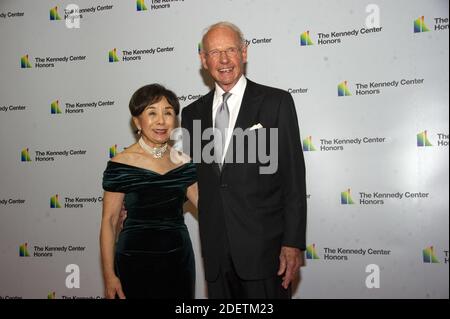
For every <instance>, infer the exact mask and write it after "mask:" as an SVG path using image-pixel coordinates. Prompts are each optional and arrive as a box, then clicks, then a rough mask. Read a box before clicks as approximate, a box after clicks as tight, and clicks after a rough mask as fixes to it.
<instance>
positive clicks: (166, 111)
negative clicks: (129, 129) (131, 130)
mask: <svg viewBox="0 0 450 319" xmlns="http://www.w3.org/2000/svg"><path fill="white" fill-rule="evenodd" d="M133 121H134V124H135V125H136V127H137V128H138V129H140V130H141V136H142V137H143V139H144V141H145V142H146V143H147V144H148V145H149V146H153V147H156V146H160V145H161V144H164V143H166V142H167V141H168V140H169V138H170V133H171V132H172V130H173V129H174V128H175V125H176V122H177V116H176V114H175V110H174V109H173V106H172V105H170V104H169V102H167V99H166V98H165V97H164V96H163V97H162V98H161V100H160V101H159V102H157V103H154V104H151V105H149V106H147V107H146V108H145V110H144V111H143V112H142V113H141V114H140V115H139V116H135V117H133Z"/></svg>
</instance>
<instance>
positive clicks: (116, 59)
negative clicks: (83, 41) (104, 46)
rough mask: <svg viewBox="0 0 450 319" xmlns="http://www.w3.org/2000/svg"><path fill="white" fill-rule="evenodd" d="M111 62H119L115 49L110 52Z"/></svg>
mask: <svg viewBox="0 0 450 319" xmlns="http://www.w3.org/2000/svg"><path fill="white" fill-rule="evenodd" d="M109 62H110V63H113V62H119V58H118V57H117V49H116V48H114V49H113V50H111V51H109Z"/></svg>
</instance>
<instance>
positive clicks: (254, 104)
mask: <svg viewBox="0 0 450 319" xmlns="http://www.w3.org/2000/svg"><path fill="white" fill-rule="evenodd" d="M263 97H264V92H263V91H261V90H258V85H257V84H256V83H254V82H252V81H250V80H248V79H247V87H246V88H245V92H244V96H243V98H242V103H241V107H240V109H239V113H238V117H237V119H236V124H235V126H234V129H236V128H241V129H242V130H243V131H245V130H246V129H248V128H249V127H251V126H252V125H253V124H256V123H255V120H256V119H257V117H258V111H259V106H260V105H261V102H262V100H263ZM229 152H230V150H229V148H228V149H227V155H229V154H228V153H229ZM225 158H227V156H225ZM226 164H227V163H224V165H223V167H222V172H223V171H224V169H225V167H226V166H227V165H226Z"/></svg>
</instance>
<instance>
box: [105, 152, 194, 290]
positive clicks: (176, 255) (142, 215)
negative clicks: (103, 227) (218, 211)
mask: <svg viewBox="0 0 450 319" xmlns="http://www.w3.org/2000/svg"><path fill="white" fill-rule="evenodd" d="M196 179H197V176H196V172H195V164H193V163H186V164H183V165H182V166H179V167H177V168H175V169H173V170H171V171H169V172H167V173H166V174H164V175H161V174H158V173H156V172H153V171H151V170H147V169H144V168H139V167H136V166H130V165H126V164H122V163H117V162H112V161H109V162H108V165H107V167H106V170H105V171H104V173H103V189H104V190H106V191H109V192H120V193H125V207H126V209H127V218H126V219H125V221H124V224H123V229H122V231H121V232H120V234H119V239H118V242H117V244H116V252H115V271H116V274H117V276H118V277H119V278H120V281H121V284H122V288H123V291H124V294H125V296H126V298H128V299H133V298H153V299H175V298H177V299H178V298H185V299H191V298H194V286H195V261H194V253H193V250H192V244H191V240H190V237H189V233H188V230H187V227H186V224H185V223H184V216H183V204H184V202H185V200H186V190H187V188H188V187H189V186H190V185H192V184H193V183H195V182H196Z"/></svg>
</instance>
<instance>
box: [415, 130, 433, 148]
mask: <svg viewBox="0 0 450 319" xmlns="http://www.w3.org/2000/svg"><path fill="white" fill-rule="evenodd" d="M426 146H433V145H432V144H431V143H430V141H429V140H428V132H427V131H423V132H421V133H419V134H417V147H426Z"/></svg>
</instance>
